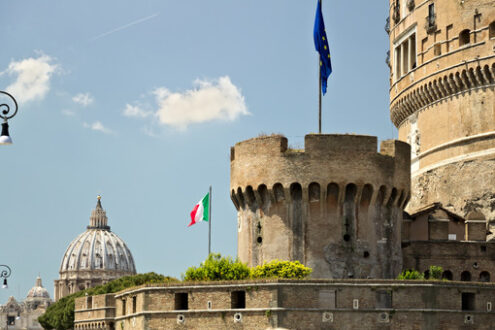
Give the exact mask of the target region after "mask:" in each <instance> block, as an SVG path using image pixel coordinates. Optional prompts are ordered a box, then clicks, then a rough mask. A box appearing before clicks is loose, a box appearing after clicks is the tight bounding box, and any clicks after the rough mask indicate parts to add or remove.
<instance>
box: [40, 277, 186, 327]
mask: <svg viewBox="0 0 495 330" xmlns="http://www.w3.org/2000/svg"><path fill="white" fill-rule="evenodd" d="M176 281H177V279H175V278H173V277H168V276H163V275H159V274H155V273H146V274H138V275H132V276H124V277H121V278H119V279H116V280H113V281H110V282H108V283H107V284H104V285H99V286H96V287H94V288H90V289H86V290H83V291H79V292H76V293H73V294H71V295H68V296H66V297H63V298H61V299H60V300H59V301H57V302H56V303H54V304H53V305H51V306H50V307H48V308H47V310H46V312H45V313H44V314H43V315H41V316H40V317H39V318H38V321H39V323H40V324H41V326H42V327H43V328H44V329H57V330H64V329H73V328H74V307H75V303H74V300H75V299H76V298H79V297H83V296H85V295H86V294H88V295H90V296H94V295H98V294H105V293H114V292H118V291H121V290H124V289H126V288H129V287H133V286H138V285H143V284H147V283H165V282H176Z"/></svg>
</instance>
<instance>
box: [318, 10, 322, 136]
mask: <svg viewBox="0 0 495 330" xmlns="http://www.w3.org/2000/svg"><path fill="white" fill-rule="evenodd" d="M318 1H320V7H321V5H322V3H321V0H318ZM321 65H322V62H321V55H320V54H319V53H318V80H319V85H320V87H319V88H318V133H319V134H321Z"/></svg>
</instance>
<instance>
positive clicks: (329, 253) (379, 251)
mask: <svg viewBox="0 0 495 330" xmlns="http://www.w3.org/2000/svg"><path fill="white" fill-rule="evenodd" d="M230 167H231V177H230V186H231V197H232V201H233V202H234V205H235V207H236V208H237V210H238V255H239V258H240V259H241V261H243V262H247V263H248V265H250V266H256V265H260V264H262V263H263V262H265V261H270V260H274V259H281V260H299V261H301V262H302V263H304V264H305V265H307V266H309V267H311V268H313V275H312V276H313V277H315V278H349V277H354V278H394V277H396V276H397V274H398V273H399V272H400V271H401V265H402V253H401V220H402V211H403V208H404V206H405V205H406V203H407V201H408V199H409V191H410V148H409V145H408V144H406V143H403V142H400V141H393V140H389V141H384V142H382V144H381V148H380V152H377V139H376V137H371V136H357V135H321V134H312V135H306V137H305V149H304V150H294V149H289V148H288V147H287V139H286V138H285V137H283V136H278V135H274V136H265V137H258V138H254V139H250V140H247V141H243V142H239V143H237V144H236V145H235V146H234V147H232V148H231V163H230Z"/></svg>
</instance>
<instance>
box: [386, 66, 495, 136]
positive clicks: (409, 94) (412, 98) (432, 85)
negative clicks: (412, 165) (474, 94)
mask: <svg viewBox="0 0 495 330" xmlns="http://www.w3.org/2000/svg"><path fill="white" fill-rule="evenodd" d="M487 62H488V61H485V63H481V59H479V60H478V61H476V62H475V63H476V64H475V65H468V64H467V63H466V65H465V67H464V68H463V69H462V70H461V67H462V66H461V67H459V66H456V68H455V69H454V70H450V71H448V72H443V75H441V74H439V73H435V74H434V75H432V76H430V77H429V78H431V79H425V80H424V83H422V84H418V83H417V84H415V85H416V86H415V88H408V90H407V91H406V90H405V91H404V92H403V93H401V96H399V97H396V98H395V99H394V100H393V101H392V104H391V106H390V117H391V120H392V122H393V123H394V124H395V126H396V127H400V126H401V125H402V124H403V123H404V121H405V120H406V119H407V118H408V117H409V116H410V115H412V114H413V113H415V112H417V111H421V110H423V109H425V108H427V107H429V106H432V105H434V104H436V103H437V102H440V101H442V100H445V99H446V98H449V97H452V96H455V95H457V94H461V93H465V92H469V91H472V90H477V89H480V88H493V87H495V62H491V63H487Z"/></svg>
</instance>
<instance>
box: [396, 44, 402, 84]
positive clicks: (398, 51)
mask: <svg viewBox="0 0 495 330" xmlns="http://www.w3.org/2000/svg"><path fill="white" fill-rule="evenodd" d="M400 51H401V48H400V46H398V47H396V48H395V80H399V79H400V78H401V77H402V71H401V65H400V59H401V55H400Z"/></svg>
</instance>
